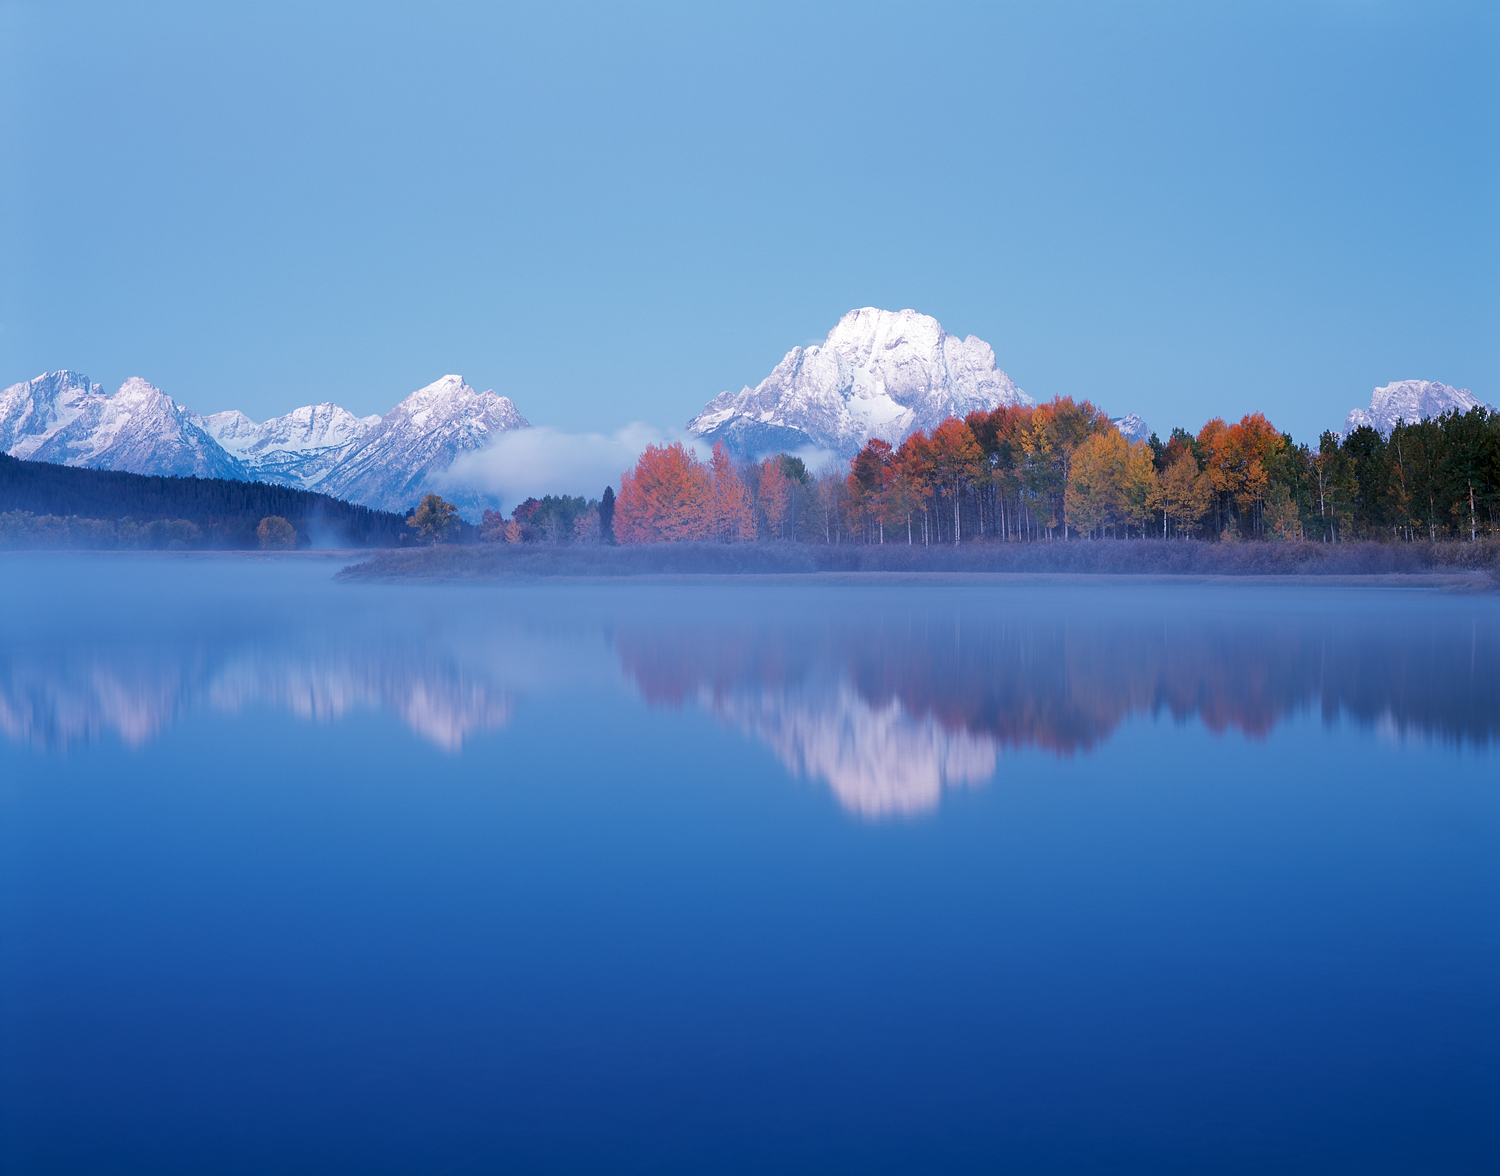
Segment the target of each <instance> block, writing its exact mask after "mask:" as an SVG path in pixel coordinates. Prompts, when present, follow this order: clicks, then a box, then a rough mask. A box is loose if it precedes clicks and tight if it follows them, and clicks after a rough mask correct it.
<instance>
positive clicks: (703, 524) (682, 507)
mask: <svg viewBox="0 0 1500 1176" xmlns="http://www.w3.org/2000/svg"><path fill="white" fill-rule="evenodd" d="M712 492H713V485H712V482H711V481H710V478H709V473H708V471H707V470H706V469H704V467H703V463H702V462H700V461H699V460H698V458H697V457H696V456H695V455H694V454H693V453H692V451H691V450H689V449H688V448H687V447H686V446H685V445H683V444H682V442H681V441H674V442H672V444H670V445H648V446H646V451H645V452H644V453H642V454H641V456H640V458H639V459H638V460H637V461H636V463H635V468H634V469H633V470H627V471H626V472H625V473H623V474H621V475H620V496H619V498H618V499H616V500H615V538H616V539H617V540H618V541H619V542H621V543H680V542H683V541H686V540H692V539H702V538H704V537H705V536H706V534H707V531H708V522H709V520H708V512H709V505H710V498H711V496H712Z"/></svg>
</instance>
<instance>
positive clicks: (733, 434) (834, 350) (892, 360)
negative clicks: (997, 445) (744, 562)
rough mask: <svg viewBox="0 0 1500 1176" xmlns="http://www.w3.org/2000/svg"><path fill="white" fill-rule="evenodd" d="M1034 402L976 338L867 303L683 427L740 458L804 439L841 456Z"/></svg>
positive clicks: (801, 443) (791, 445) (802, 443)
mask: <svg viewBox="0 0 1500 1176" xmlns="http://www.w3.org/2000/svg"><path fill="white" fill-rule="evenodd" d="M1031 403H1033V401H1032V399H1031V398H1030V397H1029V396H1027V395H1026V393H1024V392H1022V391H1021V389H1019V388H1018V387H1016V385H1015V382H1014V381H1013V380H1012V379H1011V378H1010V377H1009V376H1008V375H1006V374H1005V373H1004V372H1003V371H1001V370H1000V369H999V367H997V366H996V364H995V352H994V350H993V349H992V348H991V347H990V345H989V344H988V343H986V342H985V341H984V340H983V339H979V338H977V337H975V336H973V335H970V336H968V337H967V338H965V339H960V338H958V336H956V335H950V334H948V333H947V332H946V331H944V330H943V325H942V324H941V323H940V322H938V320H937V319H935V318H933V317H932V316H931V315H925V314H921V313H919V312H917V311H915V310H898V311H892V310H882V309H880V308H879V307H875V306H866V307H861V308H859V309H857V310H851V311H850V312H849V313H848V314H846V315H844V317H843V318H841V319H840V320H839V321H838V323H837V324H836V325H835V326H834V328H833V330H831V331H829V332H828V337H827V339H825V340H824V342H823V343H822V344H820V345H819V344H815V345H812V346H809V347H794V348H792V350H790V351H789V352H787V353H786V356H785V357H784V358H783V359H782V361H781V362H780V363H779V364H777V365H776V367H775V368H774V369H773V370H772V372H771V374H770V375H769V376H767V377H766V378H765V379H764V380H762V381H761V382H760V383H759V384H758V385H756V387H754V388H750V387H748V386H747V387H746V388H744V389H743V390H742V391H741V392H740V393H739V394H738V395H735V394H732V393H729V392H722V393H720V394H719V395H718V396H716V397H715V398H714V399H713V400H711V401H709V402H708V404H707V405H705V406H704V408H703V411H702V412H700V413H699V414H698V415H697V416H696V417H694V418H693V419H692V420H691V421H689V422H688V426H687V427H688V432H689V433H691V434H693V435H694V436H697V437H702V438H703V439H704V440H706V441H717V440H723V441H724V442H725V444H726V445H728V446H729V448H730V449H731V450H732V451H734V452H736V453H739V454H740V455H742V456H746V457H750V456H755V455H757V454H760V453H767V452H772V451H774V450H776V449H798V448H803V447H813V448H818V449H829V450H832V451H834V452H835V453H839V454H843V455H845V456H847V455H849V454H852V453H854V452H856V451H857V450H858V449H859V448H860V447H861V446H862V445H864V443H865V442H866V441H868V440H869V439H870V438H871V437H880V438H883V439H884V440H886V441H889V442H890V443H891V444H893V445H894V444H898V443H899V442H900V441H901V440H902V439H903V438H904V437H906V436H907V434H909V433H911V432H913V431H915V430H917V429H930V428H932V427H934V426H935V425H937V424H938V423H940V422H941V421H943V420H944V419H945V418H947V417H949V416H964V415H966V414H967V413H970V412H973V411H975V410H976V409H978V410H983V411H988V410H990V409H993V408H998V407H999V406H1000V405H1002V404H1031Z"/></svg>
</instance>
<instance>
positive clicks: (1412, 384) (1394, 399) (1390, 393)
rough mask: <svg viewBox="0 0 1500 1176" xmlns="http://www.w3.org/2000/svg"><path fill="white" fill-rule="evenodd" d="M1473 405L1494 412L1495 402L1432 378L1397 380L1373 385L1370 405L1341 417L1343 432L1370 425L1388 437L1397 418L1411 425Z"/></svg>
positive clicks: (1466, 409) (1465, 410)
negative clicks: (1382, 384)
mask: <svg viewBox="0 0 1500 1176" xmlns="http://www.w3.org/2000/svg"><path fill="white" fill-rule="evenodd" d="M1476 406H1480V407H1484V408H1487V409H1489V410H1490V411H1491V412H1495V411H1496V409H1495V406H1494V405H1492V404H1485V402H1484V401H1482V400H1480V399H1478V398H1477V397H1476V396H1475V395H1474V394H1473V393H1472V392H1470V391H1469V390H1468V389H1467V388H1450V387H1449V386H1448V385H1447V384H1439V383H1436V382H1435V381H1431V380H1398V381H1397V382H1396V383H1394V384H1387V385H1386V386H1385V387H1384V388H1376V389H1375V394H1374V395H1373V396H1371V397H1370V407H1369V408H1356V409H1352V410H1350V413H1349V415H1348V416H1346V417H1345V418H1344V432H1345V434H1348V433H1352V432H1353V431H1354V430H1355V429H1357V428H1359V427H1360V426H1361V425H1369V426H1370V427H1371V428H1372V429H1374V430H1376V431H1377V432H1379V433H1380V434H1381V435H1382V436H1385V437H1389V436H1390V435H1391V430H1392V429H1394V428H1395V427H1396V423H1397V422H1398V421H1405V422H1406V423H1407V424H1409V425H1414V424H1416V423H1417V422H1418V421H1421V420H1424V419H1426V418H1427V417H1436V416H1441V415H1442V414H1443V413H1445V412H1447V411H1449V410H1450V409H1454V408H1456V409H1458V411H1459V412H1468V411H1469V409H1471V408H1474V407H1476Z"/></svg>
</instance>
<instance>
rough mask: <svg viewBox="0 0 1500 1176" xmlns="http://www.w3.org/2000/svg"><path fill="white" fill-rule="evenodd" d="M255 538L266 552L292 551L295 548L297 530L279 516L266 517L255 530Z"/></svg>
mask: <svg viewBox="0 0 1500 1176" xmlns="http://www.w3.org/2000/svg"><path fill="white" fill-rule="evenodd" d="M255 537H256V538H257V539H259V540H260V545H261V547H262V549H264V550H266V551H292V550H294V549H295V548H296V546H297V528H296V527H294V526H292V524H291V523H289V522H287V521H286V520H285V519H284V518H282V517H281V516H280V515H267V516H266V517H265V518H263V519H261V520H260V526H258V527H256V528H255Z"/></svg>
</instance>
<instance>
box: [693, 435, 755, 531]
mask: <svg viewBox="0 0 1500 1176" xmlns="http://www.w3.org/2000/svg"><path fill="white" fill-rule="evenodd" d="M708 474H709V496H708V511H707V518H706V520H705V522H706V526H705V528H704V530H705V536H704V537H705V538H708V539H714V540H717V541H718V542H720V543H748V542H749V541H750V540H752V539H754V538H755V511H754V510H753V509H752V508H751V506H750V493H749V491H748V490H746V489H745V483H744V480H743V479H742V478H741V477H740V476H739V474H738V473H737V472H736V471H735V468H734V462H733V461H731V460H730V457H729V450H728V449H727V448H725V446H724V442H722V441H716V442H715V443H714V452H713V456H712V457H711V458H709V462H708Z"/></svg>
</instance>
